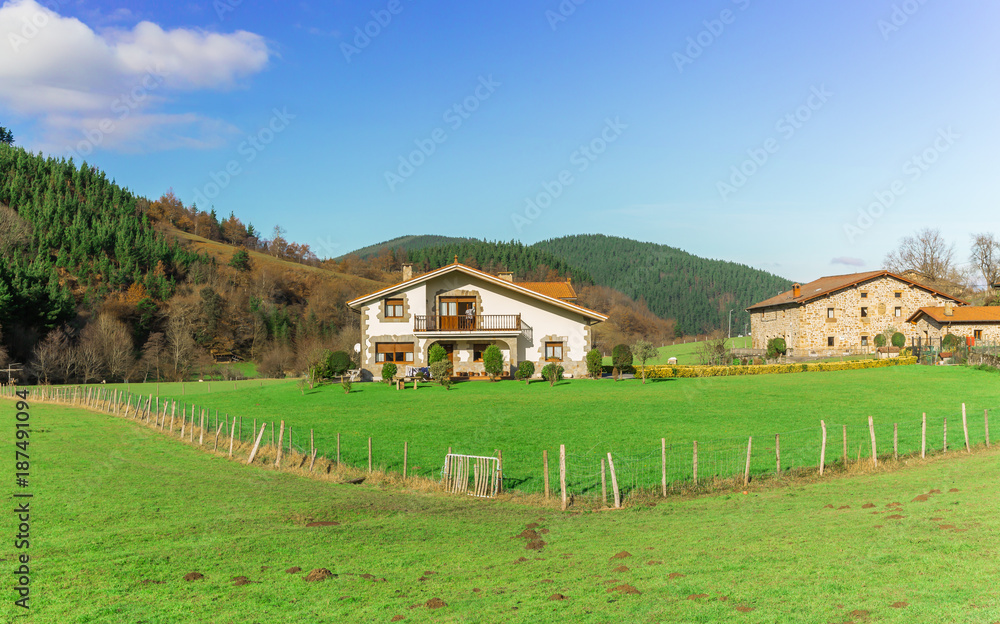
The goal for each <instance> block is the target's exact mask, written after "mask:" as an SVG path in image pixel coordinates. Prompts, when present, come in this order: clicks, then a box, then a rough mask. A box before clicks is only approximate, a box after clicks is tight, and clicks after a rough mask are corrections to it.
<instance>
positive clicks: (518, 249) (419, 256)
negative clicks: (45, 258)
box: [405, 240, 593, 283]
mask: <svg viewBox="0 0 1000 624" xmlns="http://www.w3.org/2000/svg"><path fill="white" fill-rule="evenodd" d="M405 256H406V258H407V259H408V260H409V261H410V262H412V263H413V264H414V266H415V269H416V270H419V271H430V270H433V269H436V268H438V267H442V266H444V265H446V264H451V263H452V262H454V261H455V257H456V256H457V257H458V261H459V262H461V263H462V264H465V265H467V266H471V267H473V268H475V269H480V270H482V271H486V272H487V273H496V272H498V271H513V272H514V275H515V277H516V278H517V279H521V280H528V281H545V280H554V279H560V278H566V277H570V278H572V279H573V281H574V282H575V283H590V282H592V281H593V279H592V278H591V277H590V274H589V273H587V272H586V271H584V270H581V269H580V268H578V267H577V266H573V264H572V263H570V262H567V261H566V260H564V259H563V258H559V257H556V256H555V255H553V254H551V253H549V252H547V251H544V250H542V249H538V248H536V247H529V246H527V245H524V244H523V243H520V242H518V241H510V242H503V241H492V242H491V241H479V240H470V241H468V242H463V243H448V244H445V245H434V246H432V247H424V248H421V249H414V250H412V251H407V252H405Z"/></svg>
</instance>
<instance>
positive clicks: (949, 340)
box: [941, 334, 962, 351]
mask: <svg viewBox="0 0 1000 624" xmlns="http://www.w3.org/2000/svg"><path fill="white" fill-rule="evenodd" d="M961 343H962V339H961V338H959V337H958V336H956V335H955V334H947V335H946V336H945V337H944V338H942V339H941V349H943V350H944V351H954V350H955V349H957V348H958V345H960V344H961Z"/></svg>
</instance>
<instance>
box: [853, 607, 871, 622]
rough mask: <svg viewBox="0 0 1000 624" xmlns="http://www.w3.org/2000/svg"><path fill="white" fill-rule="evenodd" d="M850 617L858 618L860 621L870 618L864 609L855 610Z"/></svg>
mask: <svg viewBox="0 0 1000 624" xmlns="http://www.w3.org/2000/svg"><path fill="white" fill-rule="evenodd" d="M848 615H850V616H851V617H852V618H858V619H859V620H863V619H866V618H867V617H868V612H867V611H865V610H864V609H855V610H854V611H851V612H850V613H849V614H848Z"/></svg>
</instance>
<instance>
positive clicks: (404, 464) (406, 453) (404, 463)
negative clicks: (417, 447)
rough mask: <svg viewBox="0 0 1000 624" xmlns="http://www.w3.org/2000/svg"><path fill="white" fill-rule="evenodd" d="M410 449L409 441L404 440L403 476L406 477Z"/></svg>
mask: <svg viewBox="0 0 1000 624" xmlns="http://www.w3.org/2000/svg"><path fill="white" fill-rule="evenodd" d="M409 451H410V445H409V443H408V442H406V441H404V442H403V478H404V479H405V478H406V460H407V455H408V453H409Z"/></svg>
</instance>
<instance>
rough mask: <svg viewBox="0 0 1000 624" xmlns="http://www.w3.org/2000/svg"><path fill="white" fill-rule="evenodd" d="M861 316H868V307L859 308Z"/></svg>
mask: <svg viewBox="0 0 1000 624" xmlns="http://www.w3.org/2000/svg"><path fill="white" fill-rule="evenodd" d="M861 318H868V308H861Z"/></svg>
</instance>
